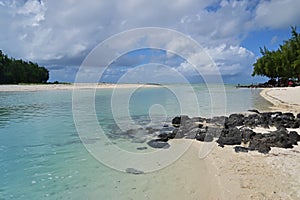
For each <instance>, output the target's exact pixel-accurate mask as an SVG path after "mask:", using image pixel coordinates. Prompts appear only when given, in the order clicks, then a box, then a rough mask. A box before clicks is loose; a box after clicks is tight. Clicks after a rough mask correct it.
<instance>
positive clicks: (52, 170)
mask: <svg viewBox="0 0 300 200" xmlns="http://www.w3.org/2000/svg"><path fill="white" fill-rule="evenodd" d="M178 87H183V86H178ZM225 88H226V100H225V101H226V103H225V105H226V106H225V107H226V108H224V106H220V105H224V104H223V102H224V99H223V98H220V99H217V100H216V101H214V102H215V103H214V104H213V105H212V104H211V97H212V96H214V97H218V94H219V93H220V92H222V89H220V87H219V86H213V87H211V91H208V90H207V88H206V87H205V85H195V86H194V89H195V90H194V91H191V90H186V91H185V89H184V88H182V91H183V92H186V94H187V93H189V92H195V93H196V95H197V98H198V102H199V105H198V108H199V111H200V113H201V115H202V116H205V117H206V116H210V115H211V111H212V109H213V110H214V111H213V113H214V114H224V110H225V112H226V114H230V113H233V112H241V111H246V110H248V109H253V108H256V109H267V107H268V106H269V103H268V102H266V101H265V100H264V99H262V98H261V97H260V96H259V90H256V89H253V90H251V89H236V88H235V87H233V86H230V85H229V86H226V87H225ZM84 92H85V91H84V90H83V91H82V93H83V94H84ZM126 94H127V93H126V89H124V90H123V92H122V91H121V92H120V93H119V94H118V96H116V97H115V98H120V99H122V98H123V97H122V95H126ZM212 94H213V95H212ZM111 95H112V89H101V90H97V92H96V95H95V109H96V115H97V120H98V121H99V125H100V126H101V127H102V128H103V129H104V130H105V132H106V134H107V135H108V137H109V138H110V139H111V140H112V141H113V143H114V144H115V145H118V146H119V147H121V148H124V149H126V150H128V151H131V150H132V151H134V150H135V149H136V148H137V147H141V146H147V145H146V141H147V138H142V140H140V138H128V137H126V135H125V136H124V132H122V130H120V129H118V126H117V125H116V123H115V122H116V121H115V120H116V118H118V121H121V122H122V120H123V122H125V123H127V122H126V120H128V119H127V118H126V114H124V115H123V114H122V113H121V111H120V113H119V114H118V115H117V116H113V114H112V110H111ZM83 101H84V100H83ZM216 102H222V103H216ZM84 105H85V104H83V106H84ZM122 106H123V105H121V107H122ZM124 106H126V105H124ZM189 106H190V107H189ZM189 106H188V107H189V108H188V109H187V111H188V110H189V109H190V110H193V109H194V107H193V106H194V105H189ZM212 107H213V108H212ZM128 108H129V113H130V115H131V118H132V120H133V121H134V123H136V124H138V125H140V126H147V125H149V124H150V123H151V122H153V121H154V122H155V123H156V124H155V123H154V124H153V123H152V125H156V126H162V125H163V124H164V123H165V121H168V120H170V119H171V118H172V117H174V116H175V115H178V114H180V112H181V110H180V102H179V101H178V99H177V98H176V94H174V93H172V92H171V91H170V90H168V89H166V88H145V89H138V90H136V91H135V92H134V93H133V94H132V95H131V98H130V100H129V103H128ZM83 109H84V108H83ZM149 112H150V113H151V114H150V115H149ZM184 114H190V113H184ZM155 119H158V120H155ZM161 119H164V120H163V121H161ZM151 120H152V121H151ZM87 128H88V127H87ZM141 137H144V136H143V135H142V136H141ZM90 142H91V141H90ZM148 150H149V151H151V149H148ZM0 180H1V181H0V199H131V197H132V195H133V192H134V193H137V192H143V191H139V190H132V188H138V187H139V186H140V185H142V184H143V183H141V182H142V181H147V180H143V179H142V178H139V179H133V178H128V175H127V174H126V173H122V172H118V171H116V170H112V169H110V168H108V167H106V166H104V165H103V164H101V163H100V162H98V161H97V160H96V159H94V158H93V157H92V156H91V155H90V154H89V153H88V151H87V150H86V149H85V147H84V146H83V144H82V143H81V140H80V139H79V136H78V134H77V131H76V127H75V124H74V120H73V113H72V91H39V92H1V93H0Z"/></svg>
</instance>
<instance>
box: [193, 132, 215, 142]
mask: <svg viewBox="0 0 300 200" xmlns="http://www.w3.org/2000/svg"><path fill="white" fill-rule="evenodd" d="M195 139H196V140H198V141H201V142H212V141H213V140H214V137H213V135H212V134H210V133H208V132H207V129H200V130H199V132H198V133H197V134H196V136H195Z"/></svg>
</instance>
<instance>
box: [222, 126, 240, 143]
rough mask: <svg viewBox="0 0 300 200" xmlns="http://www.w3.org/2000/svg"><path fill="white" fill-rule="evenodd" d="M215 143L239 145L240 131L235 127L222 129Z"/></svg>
mask: <svg viewBox="0 0 300 200" xmlns="http://www.w3.org/2000/svg"><path fill="white" fill-rule="evenodd" d="M217 143H218V144H219V145H220V146H221V147H223V146H224V145H240V144H241V143H242V136H241V131H240V130H239V129H237V128H232V129H223V130H222V133H221V136H220V137H219V139H218V140H217Z"/></svg>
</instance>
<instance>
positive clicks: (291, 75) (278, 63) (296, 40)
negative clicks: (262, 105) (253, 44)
mask: <svg viewBox="0 0 300 200" xmlns="http://www.w3.org/2000/svg"><path fill="white" fill-rule="evenodd" d="M291 34H292V37H291V38H290V39H289V40H287V41H283V44H281V45H280V46H279V48H278V49H277V50H273V51H270V50H268V49H267V48H266V47H263V48H261V47H260V53H261V54H262V57H260V58H258V59H257V60H256V62H255V63H254V64H253V66H254V69H253V73H252V76H256V75H259V76H266V77H268V78H270V79H271V80H273V81H275V82H276V81H279V82H287V81H288V80H298V81H300V34H299V33H297V28H296V27H291Z"/></svg>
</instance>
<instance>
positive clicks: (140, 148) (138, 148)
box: [136, 147, 148, 151]
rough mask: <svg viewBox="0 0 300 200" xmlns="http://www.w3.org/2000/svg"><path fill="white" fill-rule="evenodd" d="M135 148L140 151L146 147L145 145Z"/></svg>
mask: <svg viewBox="0 0 300 200" xmlns="http://www.w3.org/2000/svg"><path fill="white" fill-rule="evenodd" d="M136 149H137V150H140V151H141V150H146V149H148V148H147V147H137V148H136Z"/></svg>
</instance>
